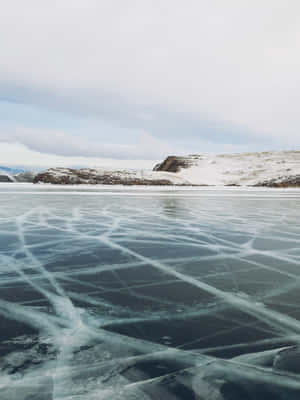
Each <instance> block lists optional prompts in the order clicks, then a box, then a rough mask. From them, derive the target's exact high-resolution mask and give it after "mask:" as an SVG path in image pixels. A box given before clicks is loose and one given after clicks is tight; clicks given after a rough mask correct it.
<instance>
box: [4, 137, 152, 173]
mask: <svg viewBox="0 0 300 400" xmlns="http://www.w3.org/2000/svg"><path fill="white" fill-rule="evenodd" d="M0 159H1V164H2V165H6V166H12V167H20V168H25V169H27V170H41V169H47V168H50V167H74V168H79V167H104V168H114V169H118V168H122V169H152V168H153V166H154V165H155V164H156V162H158V160H143V159H142V160H128V159H127V160H120V159H117V160H116V159H113V158H107V157H105V158H101V157H84V156H77V157H76V156H60V155H55V154H50V153H45V152H43V153H41V152H38V151H34V150H32V149H29V148H28V147H27V146H24V145H23V144H19V143H7V142H0Z"/></svg>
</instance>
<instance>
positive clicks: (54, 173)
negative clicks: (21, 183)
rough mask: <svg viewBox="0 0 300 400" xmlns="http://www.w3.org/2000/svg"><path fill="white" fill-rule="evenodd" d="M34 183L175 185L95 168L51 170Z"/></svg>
mask: <svg viewBox="0 0 300 400" xmlns="http://www.w3.org/2000/svg"><path fill="white" fill-rule="evenodd" d="M33 183H51V184H57V185H80V184H89V185H97V184H101V185H173V184H174V183H173V182H172V181H171V180H168V179H165V178H163V177H160V176H159V175H158V176H157V177H155V176H154V177H153V176H152V175H149V174H147V173H137V172H131V171H107V170H100V169H93V168H85V169H73V168H51V169H49V170H47V171H45V172H42V173H39V174H37V175H36V176H35V177H34V180H33Z"/></svg>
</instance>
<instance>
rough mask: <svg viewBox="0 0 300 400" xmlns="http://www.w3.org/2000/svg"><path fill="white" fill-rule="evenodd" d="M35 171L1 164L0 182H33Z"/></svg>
mask: <svg viewBox="0 0 300 400" xmlns="http://www.w3.org/2000/svg"><path fill="white" fill-rule="evenodd" d="M35 175H36V173H35V172H30V171H25V170H24V169H21V168H10V167H5V166H0V182H33V179H34V177H35Z"/></svg>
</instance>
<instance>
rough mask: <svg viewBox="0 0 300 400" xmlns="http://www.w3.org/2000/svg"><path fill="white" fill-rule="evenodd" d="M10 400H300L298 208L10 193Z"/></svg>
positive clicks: (246, 195)
mask: <svg viewBox="0 0 300 400" xmlns="http://www.w3.org/2000/svg"><path fill="white" fill-rule="evenodd" d="M0 206H1V207H0V277H1V279H0V339H1V342H0V355H1V358H0V391H1V400H29V399H30V400H32V399H35V400H73V399H74V400H96V399H97V400H98V399H110V400H115V399H141V400H144V399H145V400H150V399H164V400H171V399H172V400H173V399H188V400H190V399H203V400H228V399H230V400H232V399H233V400H235V399H236V400H237V399H239V400H240V399H246V400H247V399H250V400H254V399H258V398H261V399H264V400H269V399H272V400H274V399H275V400H276V399H278V400H283V399H287V398H288V399H291V400H293V399H299V396H300V346H299V339H300V310H299V298H300V295H299V287H300V225H299V224H298V216H299V212H300V192H299V191H297V190H275V191H274V190H250V189H248V190H241V189H237V190H232V189H227V190H225V189H224V190H212V189H187V188H185V189H180V188H176V189H174V188H155V189H149V188H148V189H144V188H126V189H122V188H118V187H114V188H111V187H109V188H107V187H97V188H87V187H80V188H76V187H71V188H70V187H59V188H57V187H48V186H47V185H45V186H36V187H33V186H31V185H22V186H20V185H13V184H11V185H10V186H8V185H3V186H1V188H0Z"/></svg>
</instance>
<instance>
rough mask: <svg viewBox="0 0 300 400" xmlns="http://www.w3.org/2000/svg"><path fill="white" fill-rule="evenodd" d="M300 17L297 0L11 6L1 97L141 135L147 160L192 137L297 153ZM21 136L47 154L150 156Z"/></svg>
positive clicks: (3, 29) (32, 0)
mask: <svg viewBox="0 0 300 400" xmlns="http://www.w3.org/2000/svg"><path fill="white" fill-rule="evenodd" d="M299 12H300V3H299V1H298V0H286V1H285V2H284V3H283V2H282V0H273V1H272V2H270V1H269V0H252V1H243V2H241V1H239V0H227V1H226V2H224V1H223V0H211V1H208V2H202V1H198V0H189V1H188V2H187V3H186V4H184V5H183V3H182V1H181V0H165V1H163V2H154V1H149V0H112V1H109V2H99V1H97V0H86V1H82V0H59V1H58V0H53V1H49V2H40V1H39V0H27V1H26V2H19V1H18V0H11V1H10V2H6V3H5V5H3V6H2V7H1V15H0V48H1V63H0V87H1V88H2V89H3V90H1V92H2V98H3V96H4V98H6V99H8V100H10V101H16V102H25V103H26V102H29V103H33V104H37V105H39V106H42V107H49V108H53V109H56V110H62V111H64V112H70V113H74V114H76V113H77V114H82V115H87V116H90V115H93V116H94V117H95V118H104V119H105V120H109V121H114V122H116V121H118V123H119V124H121V126H122V127H126V128H132V129H136V130H139V131H141V130H146V131H147V132H150V134H151V137H152V138H153V137H156V138H157V140H158V141H159V143H156V145H154V144H153V143H152V145H151V146H149V148H150V149H152V148H153V151H152V150H151V151H150V153H151V157H154V156H155V154H156V153H155V151H156V148H158V147H159V146H162V144H161V142H163V141H168V142H170V143H171V142H174V140H175V141H176V140H182V141H183V142H184V139H185V143H186V144H185V146H186V147H187V148H188V147H189V142H191V141H192V140H193V138H194V140H195V141H196V140H198V142H199V143H201V140H202V141H203V142H205V140H206V141H207V140H211V141H213V142H215V143H224V144H226V143H228V142H231V143H233V144H234V143H239V144H240V145H242V144H243V142H244V143H249V144H251V145H252V144H253V142H254V143H255V142H256V143H258V144H259V143H262V146H263V147H264V148H265V146H266V145H268V144H269V145H270V147H273V146H274V144H276V146H281V145H282V146H286V145H287V144H288V145H289V146H300V134H299V128H300V113H299V111H298V104H299V101H300V81H299V79H298V75H299V67H300V52H299V51H297V48H298V43H299V42H300V28H299V26H300V25H299ZM4 89H5V90H4ZM212 126H213V128H212ZM220 126H221V128H220ZM20 135H21V133H20ZM24 135H25V136H26V137H27V135H28V138H26V144H27V145H28V146H32V148H35V149H37V150H39V151H43V149H45V146H46V147H47V146H48V149H49V151H50V149H51V151H55V152H56V154H57V151H58V148H61V149H62V150H60V151H61V152H63V153H61V154H70V153H71V151H72V154H79V153H80V152H83V153H84V154H92V153H93V152H94V151H95V152H98V151H100V150H101V154H106V155H107V156H114V157H123V156H124V157H125V154H127V155H126V157H132V156H133V155H134V154H137V155H142V154H144V153H145V152H146V150H147V151H148V149H147V147H148V146H147V144H145V145H144V144H143V143H147V140H148V139H141V143H139V144H138V145H137V146H132V145H131V144H130V145H126V141H125V140H123V141H121V140H120V143H123V144H120V145H112V144H110V143H109V140H108V139H107V140H106V143H102V144H101V145H100V143H99V142H97V141H96V142H97V143H96V142H95V141H92V140H90V139H87V138H86V136H85V135H84V134H82V138H83V140H82V141H79V140H76V142H75V141H74V140H72V141H73V144H70V140H68V144H66V143H65V141H66V140H67V139H69V137H66V136H64V134H58V136H57V135H56V134H55V133H53V134H51V135H48V136H47V133H46V131H45V130H43V131H41V133H40V135H35V136H34V135H33V136H32V135H31V134H30V133H29V132H28V131H26V132H24ZM40 136H41V137H42V136H43V138H41V137H40ZM30 138H31V139H30ZM17 139H18V140H21V138H20V137H19V138H17ZM24 140H25V139H24ZM24 140H23V141H22V143H24ZM54 140H55V141H58V142H59V145H57V146H56V145H55V144H53V143H54ZM151 140H152V139H151ZM107 142H108V143H107ZM171 145H172V144H170V146H171ZM142 149H143V150H142ZM198 151H199V150H198V149H197V152H198ZM68 152H69V153H68ZM143 152H144V153H143ZM146 153H147V152H146ZM147 154H148V155H147V157H150V155H149V151H148V153H147Z"/></svg>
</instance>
